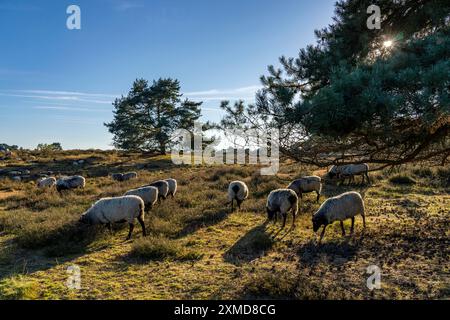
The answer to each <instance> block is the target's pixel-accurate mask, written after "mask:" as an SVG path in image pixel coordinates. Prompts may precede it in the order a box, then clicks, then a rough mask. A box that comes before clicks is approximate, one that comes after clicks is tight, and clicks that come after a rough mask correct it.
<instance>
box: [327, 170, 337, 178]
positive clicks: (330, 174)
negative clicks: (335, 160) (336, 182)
mask: <svg viewBox="0 0 450 320" xmlns="http://www.w3.org/2000/svg"><path fill="white" fill-rule="evenodd" d="M335 176H336V173H333V172H328V177H330V179H334V177H335Z"/></svg>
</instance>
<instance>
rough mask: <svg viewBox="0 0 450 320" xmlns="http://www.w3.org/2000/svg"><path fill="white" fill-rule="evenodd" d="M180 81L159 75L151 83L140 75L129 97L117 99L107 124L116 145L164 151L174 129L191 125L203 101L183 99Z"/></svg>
mask: <svg viewBox="0 0 450 320" xmlns="http://www.w3.org/2000/svg"><path fill="white" fill-rule="evenodd" d="M181 97H182V94H181V93H180V83H179V81H178V80H174V79H170V78H168V79H158V80H156V81H153V84H152V85H151V86H149V84H148V82H147V81H146V80H144V79H137V80H136V81H135V82H134V83H133V87H132V89H131V90H130V92H129V93H128V95H127V96H126V97H121V98H120V99H116V101H115V102H114V120H113V121H112V122H110V123H106V124H105V126H106V127H107V128H108V130H109V131H110V132H111V133H112V134H113V135H114V137H113V144H114V146H115V147H116V148H119V149H122V150H133V151H153V152H159V153H161V154H165V153H166V152H167V150H168V148H170V147H171V145H172V143H173V141H171V140H170V139H171V134H172V133H173V131H174V130H175V129H179V128H183V129H188V130H189V129H191V128H192V127H193V123H194V121H196V120H197V119H199V118H200V116H201V110H200V106H201V104H202V103H201V102H193V101H190V100H188V99H186V100H184V101H181Z"/></svg>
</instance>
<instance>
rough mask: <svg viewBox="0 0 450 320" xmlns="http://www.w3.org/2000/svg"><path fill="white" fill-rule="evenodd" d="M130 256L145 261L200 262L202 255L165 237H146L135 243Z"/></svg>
mask: <svg viewBox="0 0 450 320" xmlns="http://www.w3.org/2000/svg"><path fill="white" fill-rule="evenodd" d="M130 255H131V256H132V257H137V258H140V259H145V260H180V261H185V260H199V259H201V258H202V256H203V255H202V254H201V253H199V252H196V251H194V250H189V249H186V248H184V247H183V246H181V245H180V244H179V243H178V242H176V241H174V240H170V239H167V238H163V237H146V238H141V239H138V240H137V241H135V242H134V243H133V245H132V247H131V252H130Z"/></svg>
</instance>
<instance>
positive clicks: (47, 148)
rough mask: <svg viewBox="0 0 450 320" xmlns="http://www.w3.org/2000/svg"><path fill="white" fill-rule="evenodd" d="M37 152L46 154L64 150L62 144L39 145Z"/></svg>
mask: <svg viewBox="0 0 450 320" xmlns="http://www.w3.org/2000/svg"><path fill="white" fill-rule="evenodd" d="M36 150H37V151H44V152H53V151H62V150H63V148H62V146H61V143H59V142H53V143H52V144H47V143H39V144H38V145H37V147H36Z"/></svg>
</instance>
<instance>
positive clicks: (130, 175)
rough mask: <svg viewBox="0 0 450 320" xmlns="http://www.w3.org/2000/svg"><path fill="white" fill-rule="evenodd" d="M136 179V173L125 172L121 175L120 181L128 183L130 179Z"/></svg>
mask: <svg viewBox="0 0 450 320" xmlns="http://www.w3.org/2000/svg"><path fill="white" fill-rule="evenodd" d="M137 177H138V174H137V172H127V173H124V174H123V175H122V181H128V180H131V179H136V178H137Z"/></svg>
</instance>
